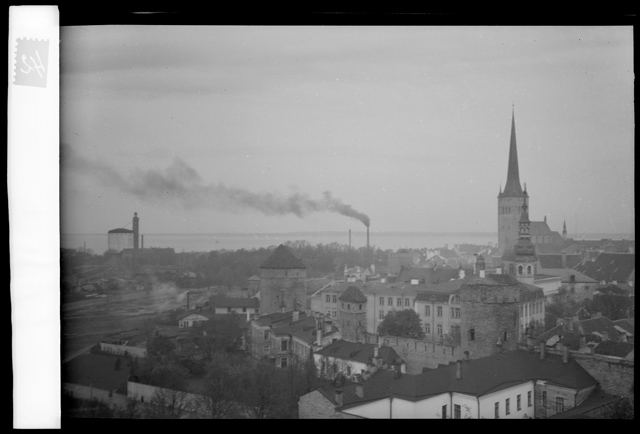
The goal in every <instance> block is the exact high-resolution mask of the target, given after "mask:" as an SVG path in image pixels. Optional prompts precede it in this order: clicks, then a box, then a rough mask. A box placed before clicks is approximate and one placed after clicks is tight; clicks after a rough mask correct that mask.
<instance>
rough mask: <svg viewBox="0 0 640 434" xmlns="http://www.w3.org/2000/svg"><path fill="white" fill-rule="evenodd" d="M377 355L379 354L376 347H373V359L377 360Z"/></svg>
mask: <svg viewBox="0 0 640 434" xmlns="http://www.w3.org/2000/svg"><path fill="white" fill-rule="evenodd" d="M378 354H380V353H379V349H378V347H373V358H374V359H377V358H378Z"/></svg>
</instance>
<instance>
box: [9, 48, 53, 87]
mask: <svg viewBox="0 0 640 434" xmlns="http://www.w3.org/2000/svg"><path fill="white" fill-rule="evenodd" d="M17 42H18V45H17V47H16V57H15V65H14V78H13V84H19V85H22V86H33V87H47V72H48V61H49V40H43V41H41V40H39V39H31V38H19V39H18V40H17Z"/></svg>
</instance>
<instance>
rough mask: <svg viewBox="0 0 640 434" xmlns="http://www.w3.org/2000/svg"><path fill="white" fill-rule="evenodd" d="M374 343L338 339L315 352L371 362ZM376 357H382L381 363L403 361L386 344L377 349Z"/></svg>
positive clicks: (327, 355) (389, 363)
mask: <svg viewBox="0 0 640 434" xmlns="http://www.w3.org/2000/svg"><path fill="white" fill-rule="evenodd" d="M376 346H377V345H375V344H365V343H361V342H348V341H345V340H343V339H340V340H338V341H336V342H333V343H331V344H330V345H327V346H326V347H324V348H322V349H321V350H320V351H317V352H316V354H319V355H321V356H326V357H335V358H337V359H343V360H353V361H355V362H362V363H366V364H371V363H372V359H373V354H374V348H375V347H376ZM378 357H379V358H381V359H382V363H383V364H387V365H391V364H393V363H398V362H401V363H404V360H402V358H401V357H400V355H398V353H397V352H396V351H395V350H394V349H393V348H392V347H388V346H383V347H381V348H379V349H378Z"/></svg>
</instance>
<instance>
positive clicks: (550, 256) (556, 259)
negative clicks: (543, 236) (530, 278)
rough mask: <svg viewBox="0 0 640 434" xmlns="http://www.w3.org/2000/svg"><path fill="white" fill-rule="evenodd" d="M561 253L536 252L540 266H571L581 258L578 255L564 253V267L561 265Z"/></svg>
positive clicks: (576, 263)
mask: <svg viewBox="0 0 640 434" xmlns="http://www.w3.org/2000/svg"><path fill="white" fill-rule="evenodd" d="M562 256H563V255H562V254H560V253H557V254H556V253H543V254H540V252H538V261H539V262H540V267H541V268H573V267H575V266H576V265H578V264H579V263H580V262H581V260H582V258H581V256H580V255H564V257H565V267H563V266H562Z"/></svg>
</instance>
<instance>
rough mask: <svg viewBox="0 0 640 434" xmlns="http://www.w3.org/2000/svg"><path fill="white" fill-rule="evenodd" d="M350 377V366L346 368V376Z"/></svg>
mask: <svg viewBox="0 0 640 434" xmlns="http://www.w3.org/2000/svg"><path fill="white" fill-rule="evenodd" d="M350 375H351V366H347V376H350Z"/></svg>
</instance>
